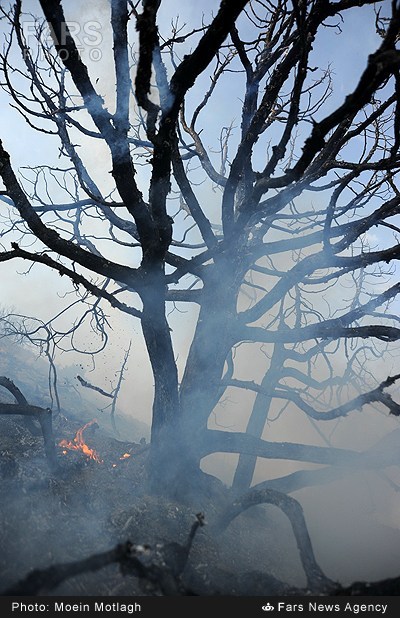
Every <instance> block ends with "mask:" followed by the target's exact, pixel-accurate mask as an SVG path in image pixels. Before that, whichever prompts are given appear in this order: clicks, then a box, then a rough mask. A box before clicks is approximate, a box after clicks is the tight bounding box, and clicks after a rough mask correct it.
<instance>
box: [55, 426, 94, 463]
mask: <svg viewBox="0 0 400 618" xmlns="http://www.w3.org/2000/svg"><path fill="white" fill-rule="evenodd" d="M95 423H97V421H96V419H93V420H92V421H89V422H88V423H86V425H84V426H83V427H81V428H80V429H78V431H77V432H76V434H75V438H74V439H73V440H72V441H70V440H61V442H59V443H58V446H61V447H62V448H63V449H64V450H63V454H64V455H66V454H67V452H68V450H70V451H82V453H83V454H84V455H86V457H88V458H89V459H93V460H94V461H97V463H103V460H102V459H100V457H99V455H98V453H97V452H96V451H95V450H94V449H92V448H90V447H89V446H88V445H87V444H86V442H85V440H84V439H83V432H84V431H85V429H87V428H88V427H91V426H92V425H94V424H95Z"/></svg>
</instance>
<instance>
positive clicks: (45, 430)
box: [0, 376, 58, 470]
mask: <svg viewBox="0 0 400 618" xmlns="http://www.w3.org/2000/svg"><path fill="white" fill-rule="evenodd" d="M0 386H3V387H4V388H6V389H7V390H8V391H9V392H10V393H11V394H12V395H13V396H14V398H15V400H16V402H17V403H15V404H13V403H0V414H19V415H21V416H24V417H25V418H26V419H29V420H31V418H35V419H37V420H38V421H39V424H40V428H41V430H42V435H43V441H44V450H45V453H46V457H47V461H48V463H49V466H50V468H51V470H55V469H57V468H58V460H57V453H56V447H55V442H54V436H53V422H52V411H51V409H50V408H41V407H39V406H32V405H29V404H28V402H27V400H26V398H25V396H24V395H23V394H22V393H21V391H20V390H19V388H18V387H17V386H16V385H15V384H14V382H12V380H10V379H9V378H6V377H5V376H0ZM32 425H33V424H32ZM33 427H34V426H33ZM28 429H29V430H31V429H32V428H30V427H29V426H28Z"/></svg>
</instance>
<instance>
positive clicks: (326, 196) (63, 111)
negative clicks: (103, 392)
mask: <svg viewBox="0 0 400 618" xmlns="http://www.w3.org/2000/svg"><path fill="white" fill-rule="evenodd" d="M25 4H27V5H29V3H25V2H23V0H17V1H16V2H14V3H12V6H11V8H10V10H9V11H7V10H6V9H5V8H2V9H1V10H2V16H3V20H2V25H3V27H4V25H6V26H7V28H8V30H7V32H5V39H4V40H5V43H4V48H3V52H2V55H1V70H2V78H1V83H2V87H3V89H4V91H5V92H6V93H7V94H8V96H9V100H10V103H11V104H12V105H13V106H14V108H16V109H17V110H18V111H19V112H20V113H21V116H22V117H23V119H24V120H25V121H26V122H28V123H29V125H30V126H31V127H32V130H35V129H36V130H37V131H38V132H39V134H40V135H39V137H38V139H39V138H40V139H44V138H46V139H47V140H48V141H49V143H50V142H51V143H52V144H53V142H54V141H55V140H59V159H60V161H61V162H57V163H55V162H54V160H46V153H45V152H42V153H41V155H42V159H43V160H41V161H38V164H37V166H30V169H29V173H28V171H26V170H24V171H23V172H19V171H18V169H16V166H15V165H14V163H13V148H14V144H13V142H12V140H11V139H4V137H3V142H2V144H1V148H0V175H1V178H2V182H3V187H2V190H1V196H0V199H1V202H0V204H1V208H2V211H3V214H2V231H1V234H2V251H1V253H0V261H1V262H6V263H7V262H10V261H11V260H12V261H22V260H25V261H26V262H27V263H28V264H29V263H39V264H41V265H44V266H47V267H49V268H50V269H54V270H55V271H56V272H58V273H59V274H60V275H63V276H64V278H65V277H66V278H69V279H70V281H71V282H72V285H73V287H74V289H76V291H77V294H80V295H81V296H80V297H81V300H82V302H83V303H85V310H86V311H87V312H89V311H91V312H92V313H93V315H95V316H96V320H98V319H100V318H99V316H100V315H103V316H104V315H105V312H107V311H109V312H110V313H109V315H110V316H112V311H121V312H124V313H126V314H128V315H130V316H132V320H138V321H139V322H140V324H141V328H142V333H143V338H144V341H145V345H146V348H147V352H148V359H149V362H150V364H151V368H152V372H153V376H154V403H153V411H152V428H151V434H152V437H151V457H150V460H149V466H150V475H151V478H152V481H153V486H154V487H155V488H156V489H157V490H158V491H160V490H162V489H167V490H169V491H172V490H173V491H179V492H180V493H181V494H184V495H185V496H186V497H187V496H188V495H189V494H188V491H189V490H188V488H189V485H191V484H192V483H194V484H195V487H196V491H198V490H199V488H200V487H202V486H203V485H201V483H203V482H204V487H205V484H206V483H207V482H208V477H203V475H202V473H201V469H200V464H201V461H202V459H203V458H205V457H206V456H207V455H210V454H212V453H220V452H222V453H235V454H237V455H238V456H239V459H238V464H237V467H236V472H235V475H234V481H233V493H234V494H235V496H240V495H242V494H244V493H245V492H246V491H247V490H248V489H249V488H250V487H251V485H252V483H253V478H254V470H255V466H256V463H257V461H259V460H260V459H264V460H268V459H282V460H291V461H296V462H299V470H298V471H297V472H294V473H292V474H289V475H284V476H282V477H280V478H275V479H274V480H273V481H272V480H268V478H267V479H266V480H265V482H263V483H260V484H259V485H258V488H257V490H256V491H258V493H257V494H252V495H257V496H259V497H260V496H261V497H260V500H261V501H262V496H263V495H264V496H265V495H267V494H266V493H265V491H267V490H271V491H278V492H279V491H280V492H284V493H290V492H292V491H294V490H296V489H299V488H301V487H304V486H307V485H312V484H317V483H322V482H326V481H329V480H333V479H335V478H340V477H341V476H343V475H344V474H346V473H348V472H350V471H352V470H359V469H361V468H363V467H364V468H365V467H367V468H368V467H369V468H371V469H380V470H381V469H384V468H385V467H387V466H389V465H397V464H398V455H397V450H396V449H388V450H387V452H386V455H385V457H384V458H380V457H377V456H376V455H375V451H374V449H373V448H372V449H371V448H370V449H368V450H366V451H365V453H360V452H353V451H351V450H346V449H339V448H336V447H335V446H333V445H331V444H326V445H325V446H318V445H315V444H303V443H301V441H296V440H295V439H294V441H292V442H276V441H275V440H271V441H269V440H268V427H269V425H268V423H269V422H270V421H271V419H272V418H273V417H276V416H277V415H279V414H281V413H283V412H285V410H286V409H290V410H292V411H293V410H295V411H297V412H298V414H299V415H300V416H305V417H308V418H309V419H310V420H311V421H312V423H313V424H314V425H315V426H316V427H319V426H322V425H323V423H325V422H328V421H332V420H333V419H340V418H343V417H345V416H347V415H348V414H350V413H351V412H352V411H353V410H357V409H359V408H363V407H364V406H367V405H370V404H376V405H377V406H379V407H380V408H383V409H384V410H385V413H386V414H390V413H392V414H395V415H398V414H399V407H398V405H397V403H396V402H395V401H394V400H393V399H392V396H391V391H390V387H392V386H393V384H394V383H395V380H396V378H397V377H398V375H397V373H398V372H396V371H391V369H390V371H389V369H388V372H387V373H386V375H385V376H383V378H379V377H378V376H374V375H372V374H371V365H370V361H371V359H372V360H373V359H374V358H375V357H377V356H380V355H383V354H385V353H386V352H389V353H390V352H391V350H392V349H393V346H395V345H396V342H397V341H398V340H399V338H400V329H399V327H398V317H397V316H396V311H395V310H393V311H391V310H390V308H389V307H390V305H391V303H394V302H396V297H397V295H398V293H399V291H400V284H399V283H398V282H397V280H396V277H395V264H396V261H397V259H398V258H399V255H400V248H399V244H398V242H397V239H396V234H397V233H398V232H399V229H398V228H397V227H396V223H395V219H396V216H398V214H399V207H400V193H399V190H398V188H397V187H398V180H397V179H398V172H399V161H400V160H399V143H400V131H399V128H400V107H399V106H400V102H399V100H400V99H399V83H400V82H399V68H400V51H399V49H398V40H399V26H400V6H399V3H398V2H397V1H393V2H391V3H388V2H387V3H381V2H371V1H370V0H364V1H361V2H360V1H359V0H339V1H335V2H334V1H328V0H313V1H312V2H305V1H303V0H293V2H289V1H286V0H279V1H277V2H269V1H268V0H266V1H260V0H250V1H249V0H230V1H227V0H222V1H221V2H220V4H219V3H218V2H215V3H214V4H213V9H214V13H206V14H205V15H204V16H201V15H200V14H199V21H198V23H194V22H193V23H189V24H188V25H181V24H180V22H179V21H178V20H177V19H176V20H174V21H172V26H171V21H170V17H171V16H169V15H168V13H167V8H166V7H165V6H164V3H163V2H161V1H160V0H143V2H141V3H139V2H130V1H127V0H112V2H111V7H110V22H109V23H110V25H109V35H110V36H109V38H110V41H109V42H107V40H106V39H104V41H103V43H102V45H103V47H102V50H103V57H105V56H106V55H108V57H111V56H112V57H113V68H114V70H113V71H111V72H110V74H106V75H105V76H104V75H102V76H101V78H99V79H95V78H94V77H93V75H92V74H93V66H92V65H91V64H90V62H89V61H87V60H86V61H85V55H84V54H85V49H83V48H82V46H81V45H79V40H78V38H77V30H76V27H75V28H72V27H71V23H73V24H75V26H76V22H74V21H73V19H71V15H70V14H68V15H67V14H65V13H64V8H63V5H62V3H61V1H60V0H41V1H40V6H41V11H42V13H41V14H40V15H37V16H35V17H34V18H33V17H32V16H31V15H29V10H28V9H29V6H28V7H25V6H24V5H25ZM352 10H353V11H359V12H360V16H362V17H363V20H364V21H363V22H362V23H363V24H365V23H372V25H373V29H374V32H376V34H375V47H374V49H372V50H371V51H370V53H369V55H368V58H366V60H365V65H364V67H363V69H362V70H361V71H360V74H359V76H358V79H357V80H356V81H355V83H353V84H351V85H349V86H346V83H347V82H346V67H345V66H338V67H337V66H335V71H336V72H340V71H342V73H343V79H344V83H345V92H343V93H342V92H340V93H339V92H338V91H337V90H336V89H335V76H334V75H333V69H331V67H330V66H329V64H328V63H326V64H323V63H322V61H321V63H320V56H321V50H323V49H324V37H326V36H328V34H330V33H331V32H332V31H335V36H337V41H339V43H337V45H341V44H342V43H341V42H340V41H341V40H342V39H341V37H343V38H344V39H345V28H344V26H342V24H346V20H347V16H348V13H349V12H350V11H352ZM65 11H67V7H65ZM75 17H76V16H75ZM92 19H94V20H95V19H96V15H93V16H92ZM27 23H29V28H27V27H26V24H27ZM342 30H343V32H342ZM86 51H87V50H86ZM331 55H332V58H333V60H334V59H335V50H334V49H332V51H331ZM106 66H108V65H106ZM96 70H97V71H98V67H97V68H96ZM114 81H115V90H114V89H113V93H112V94H113V96H112V97H111V96H110V94H109V93H108V92H107V89H109V86H110V83H114ZM346 89H347V91H346ZM224 91H226V93H227V96H225V97H224ZM228 96H229V97H230V98H231V97H232V100H231V99H230V100H229V101H228ZM214 101H216V102H217V103H216V104H215V105H216V107H214V108H213V107H212V106H213V103H214ZM218 102H219V107H218ZM230 106H232V109H230ZM220 121H221V122H220ZM21 122H22V121H21ZM219 122H220V124H219V125H218V123H219ZM235 123H236V125H237V126H236V125H235ZM15 130H16V131H18V128H17V127H16V129H15ZM99 144H102V150H101V156H100V155H99V154H98V152H99V151H97V150H95V149H96V148H98V145H99ZM94 151H95V152H96V153H97V154H96V155H93V152H94ZM93 157H95V159H93ZM109 172H111V175H110V173H109ZM93 221H95V224H93V229H92V222H93ZM372 230H374V232H375V233H376V238H377V240H376V241H375V240H374V241H372V240H371V238H372ZM376 230H377V232H376ZM33 238H34V239H36V240H35V243H34V244H33V245H32V242H33V241H32V239H33ZM105 239H106V240H107V243H108V244H107V243H106V242H105ZM374 239H375V237H374ZM373 242H376V245H375V246H373ZM121 256H122V257H121ZM377 280H378V281H379V285H378V286H375V287H374V284H375V282H376V281H377ZM88 305H89V307H90V309H88ZM174 307H178V308H180V307H190V313H189V317H190V319H191V320H193V323H194V330H193V338H192V341H191V345H190V349H189V352H188V354H187V358H186V359H185V367H184V370H183V371H182V374H181V375H179V372H178V367H177V361H176V349H175V347H174V345H175V342H174V332H173V330H172V329H171V325H170V322H171V318H170V317H169V315H170V312H171V309H172V308H174ZM100 312H103V313H100ZM109 319H112V318H109ZM174 319H176V316H175V317H174ZM185 319H186V318H185V315H183V316H182V317H181V320H182V321H184V320H185ZM188 319H189V318H188ZM96 320H95V322H96ZM104 323H105V322H104V321H103V323H102V324H103V326H102V327H103V328H105V327H104ZM177 323H178V324H179V320H178V321H177ZM249 350H251V351H249ZM249 355H250V356H249ZM249 358H251V359H252V361H253V360H254V362H255V363H256V364H257V367H258V369H257V373H256V375H255V376H254V377H252V376H250V377H249V375H248V372H246V371H244V370H243V368H244V366H246V363H248V359H249ZM337 358H338V359H340V362H338V363H336V360H335V359H337ZM389 358H390V357H389ZM343 367H344V368H343ZM388 367H389V365H388ZM261 369H262V371H261ZM232 392H245V393H247V394H248V395H249V396H248V397H247V398H246V399H243V401H245V404H243V407H244V406H247V408H246V410H245V412H246V415H247V416H246V425H245V427H244V429H243V430H242V431H225V430H223V429H221V427H218V425H216V426H215V425H214V426H213V425H212V423H211V421H212V419H213V413H214V412H215V410H217V409H218V406H220V405H221V403H223V402H224V400H225V398H226V397H229V396H230V394H231V393H232ZM318 431H320V430H319V429H318ZM396 436H397V433H396V432H394V434H393V435H392V436H390V437H389V438H388V440H389V441H392V442H393V443H394V442H395V441H396V439H397V438H396ZM302 462H307V463H314V464H320V465H321V467H320V468H319V469H317V470H309V469H307V470H304V471H302V469H301V465H302Z"/></svg>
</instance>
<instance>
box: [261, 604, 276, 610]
mask: <svg viewBox="0 0 400 618" xmlns="http://www.w3.org/2000/svg"><path fill="white" fill-rule="evenodd" d="M261 609H262V610H263V612H273V611H274V609H275V607H274V606H273V605H271V603H267V604H266V605H263V606H262V608H261Z"/></svg>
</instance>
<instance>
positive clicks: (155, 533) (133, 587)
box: [0, 415, 305, 596]
mask: <svg viewBox="0 0 400 618" xmlns="http://www.w3.org/2000/svg"><path fill="white" fill-rule="evenodd" d="M0 432H1V439H0V487H1V496H2V498H1V509H0V547H1V550H2V551H1V554H0V590H2V591H7V590H8V589H10V588H12V587H13V586H14V585H15V584H16V583H17V582H19V581H20V580H23V579H24V578H25V577H26V576H27V575H29V573H31V572H32V571H34V570H35V569H46V568H47V567H49V566H51V565H54V564H60V563H70V562H73V561H79V560H83V559H86V558H88V557H90V556H92V555H94V554H98V553H101V552H107V551H109V550H110V549H112V548H113V547H115V545H116V544H117V543H125V542H127V541H130V542H132V543H134V544H139V545H140V546H141V547H147V546H148V550H149V556H150V557H149V558H148V560H153V561H154V560H161V563H162V564H164V560H165V556H163V555H161V554H159V549H160V548H161V553H162V548H163V546H165V544H168V543H169V544H172V547H178V546H177V545H176V544H181V545H182V546H184V545H185V543H186V541H187V538H188V534H189V531H190V529H191V527H192V526H193V523H194V522H195V521H196V513H195V512H194V511H193V509H191V508H190V507H189V506H187V505H183V504H176V503H170V502H167V501H165V500H160V499H156V498H155V497H154V496H153V497H152V496H149V495H147V494H146V493H145V492H144V487H145V480H146V478H145V461H146V457H147V455H148V448H147V445H146V444H144V441H143V440H142V441H141V442H140V440H139V441H138V442H137V443H135V442H123V441H121V440H117V439H115V438H113V437H111V436H110V435H109V433H108V432H107V431H105V430H104V429H103V428H102V427H101V426H100V425H99V423H97V422H95V420H94V419H91V420H89V421H86V423H84V424H82V422H78V421H77V420H76V419H67V418H66V417H63V418H62V419H60V420H59V421H56V422H55V428H54V433H55V439H56V444H57V446H56V449H57V457H58V460H59V470H58V471H57V473H55V472H54V471H51V470H50V469H49V466H48V462H47V460H46V457H45V453H44V449H43V438H42V436H41V435H35V436H34V435H32V434H31V432H30V431H29V430H28V429H27V428H26V427H25V425H24V421H23V419H22V418H21V417H19V416H16V415H14V416H3V417H0ZM210 508H211V507H210ZM208 516H210V517H211V518H212V516H213V513H212V512H211V513H210V512H209V513H205V518H206V521H207V518H208ZM247 518H250V525H249V521H248V519H247V522H245V525H244V526H243V525H242V523H241V522H236V523H235V522H234V524H232V525H231V526H230V528H229V532H226V533H224V534H223V535H222V536H221V539H220V541H219V542H217V541H216V539H215V538H214V537H213V536H212V535H210V534H209V533H208V530H207V525H206V526H204V527H202V528H201V530H199V531H198V532H197V534H196V537H195V539H194V542H193V546H192V548H191V551H190V555H189V558H188V562H187V564H186V566H185V570H184V577H183V582H184V585H185V586H187V589H188V590H189V589H190V590H192V589H194V590H195V592H196V594H202V595H209V594H214V593H217V592H223V593H224V594H229V595H247V594H265V590H266V585H267V586H268V587H269V588H270V589H271V591H272V592H274V591H275V592H277V593H282V594H290V591H291V590H292V586H302V585H304V583H305V582H304V576H303V574H302V572H301V571H302V570H301V565H300V563H299V562H298V560H297V561H296V557H295V554H296V551H295V547H294V541H293V542H291V541H290V535H288V534H287V532H288V530H285V523H284V522H283V521H282V519H281V518H280V517H278V516H277V513H275V515H272V517H271V518H269V519H268V521H266V518H265V517H264V516H262V515H261V513H259V512H257V510H254V512H253V513H250V512H249V515H248V516H247ZM287 525H288V524H287ZM289 532H290V531H289ZM277 534H279V536H280V537H281V539H284V540H283V542H280V543H279V547H278V546H277V544H276V542H275V540H274V539H275V538H276V535H277ZM258 538H262V539H263V545H264V546H265V547H268V565H266V564H265V559H264V558H263V557H261V556H259V552H258V550H257V539H258ZM153 550H154V551H155V552H156V553H155V554H154V553H152V552H153ZM169 551H170V550H169ZM160 556H161V557H160ZM256 568H259V569H260V572H259V573H258V574H257V575H256V574H255V569H256ZM261 570H263V571H265V570H267V571H268V573H269V574H268V575H266V574H264V575H262V573H261ZM250 572H253V575H252V577H251V581H250V580H249V579H246V577H247V578H248V577H250ZM244 573H247V574H248V575H247V576H244V575H243V574H244ZM274 576H275V577H276V578H278V579H282V580H285V581H288V582H291V584H292V585H289V584H288V585H285V584H280V583H279V582H278V581H277V580H275V578H274ZM161 593H162V592H160V589H159V586H158V585H157V583H156V584H154V582H153V583H151V582H149V581H148V580H147V579H146V578H144V579H143V578H142V579H140V578H138V577H135V576H132V575H130V574H127V575H124V574H122V573H121V569H120V568H119V566H118V564H111V565H109V566H106V567H104V568H102V569H99V570H98V571H96V572H93V573H84V574H81V575H78V576H76V577H71V578H69V579H67V580H66V581H64V582H63V583H61V584H60V585H59V586H57V587H56V588H55V589H54V590H52V591H49V594H56V595H82V596H84V595H104V596H116V595H132V594H141V595H146V594H150V595H155V594H161Z"/></svg>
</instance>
